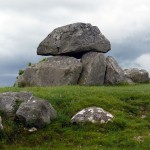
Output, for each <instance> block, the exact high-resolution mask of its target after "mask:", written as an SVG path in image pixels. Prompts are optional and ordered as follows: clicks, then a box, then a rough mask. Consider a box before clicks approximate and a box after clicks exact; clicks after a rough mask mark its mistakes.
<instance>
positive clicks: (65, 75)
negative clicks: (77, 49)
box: [16, 56, 82, 86]
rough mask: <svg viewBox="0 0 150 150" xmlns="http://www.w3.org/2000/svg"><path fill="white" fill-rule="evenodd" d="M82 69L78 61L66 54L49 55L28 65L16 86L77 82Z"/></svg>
mask: <svg viewBox="0 0 150 150" xmlns="http://www.w3.org/2000/svg"><path fill="white" fill-rule="evenodd" d="M81 70H82V64H81V63H80V61H79V60H78V59H76V58H73V57H68V56H55V57H50V58H48V59H47V60H46V61H44V62H40V63H37V64H35V65H32V66H30V67H28V68H27V69H26V70H25V72H24V73H23V75H21V76H19V77H18V79H17V81H16V86H57V85H70V84H77V81H78V78H79V75H80V73H81Z"/></svg>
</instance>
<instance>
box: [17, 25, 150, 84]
mask: <svg viewBox="0 0 150 150" xmlns="http://www.w3.org/2000/svg"><path fill="white" fill-rule="evenodd" d="M110 49H111V44H110V42H109V40H108V39H107V38H106V37H105V36H104V35H103V34H102V33H101V32H100V30H99V29H98V27H96V26H92V25H91V24H85V23H74V24H69V25H66V26H62V27H59V28H56V29H54V30H53V31H52V32H51V33H50V34H49V35H48V36H47V37H46V38H45V39H44V40H43V41H42V42H41V43H40V44H39V46H38V48H37V54H38V55H43V56H49V55H51V57H49V58H46V59H44V60H43V61H41V62H39V63H37V64H34V65H31V66H28V67H27V68H26V69H25V71H24V73H23V74H22V75H20V76H19V77H17V81H16V83H15V85H16V86H57V85H76V84H79V85H114V84H120V83H124V82H127V83H130V84H133V83H134V82H148V81H149V75H148V72H147V71H145V70H138V69H130V70H127V69H126V70H123V69H122V68H121V67H120V66H119V65H118V63H117V61H116V60H115V59H114V58H113V57H111V56H108V57H106V56H105V55H104V53H107V52H108V51H109V50H110Z"/></svg>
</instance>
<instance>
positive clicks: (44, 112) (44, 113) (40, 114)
mask: <svg viewBox="0 0 150 150" xmlns="http://www.w3.org/2000/svg"><path fill="white" fill-rule="evenodd" d="M55 118H56V112H55V110H54V108H53V107H52V106H51V104H50V103H49V102H48V101H47V100H42V99H40V98H37V97H32V98H31V99H30V100H28V101H26V102H24V103H22V104H21V105H20V106H19V108H18V110H17V112H16V119H17V120H19V121H20V122H22V123H24V124H25V125H26V126H29V127H39V128H40V127H43V126H45V125H47V124H49V123H50V121H51V120H53V119H55Z"/></svg>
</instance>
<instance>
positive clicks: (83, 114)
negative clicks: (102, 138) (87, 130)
mask: <svg viewBox="0 0 150 150" xmlns="http://www.w3.org/2000/svg"><path fill="white" fill-rule="evenodd" d="M113 118H114V116H113V115H112V114H110V113H109V112H107V111H105V110H103V109H102V108H99V107H89V108H85V109H83V110H81V111H79V112H78V113H77V114H75V115H74V116H73V117H72V119H71V122H72V123H85V122H92V123H107V122H108V121H112V119H113Z"/></svg>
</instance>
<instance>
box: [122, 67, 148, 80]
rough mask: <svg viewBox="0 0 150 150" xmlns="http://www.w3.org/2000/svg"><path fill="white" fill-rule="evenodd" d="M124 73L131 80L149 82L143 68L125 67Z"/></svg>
mask: <svg viewBox="0 0 150 150" xmlns="http://www.w3.org/2000/svg"><path fill="white" fill-rule="evenodd" d="M124 74H125V76H126V77H127V78H130V79H131V80H132V81H133V82H138V83H142V82H149V74H148V72H147V71H146V70H144V69H141V70H139V69H137V68H132V69H125V70H124Z"/></svg>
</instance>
